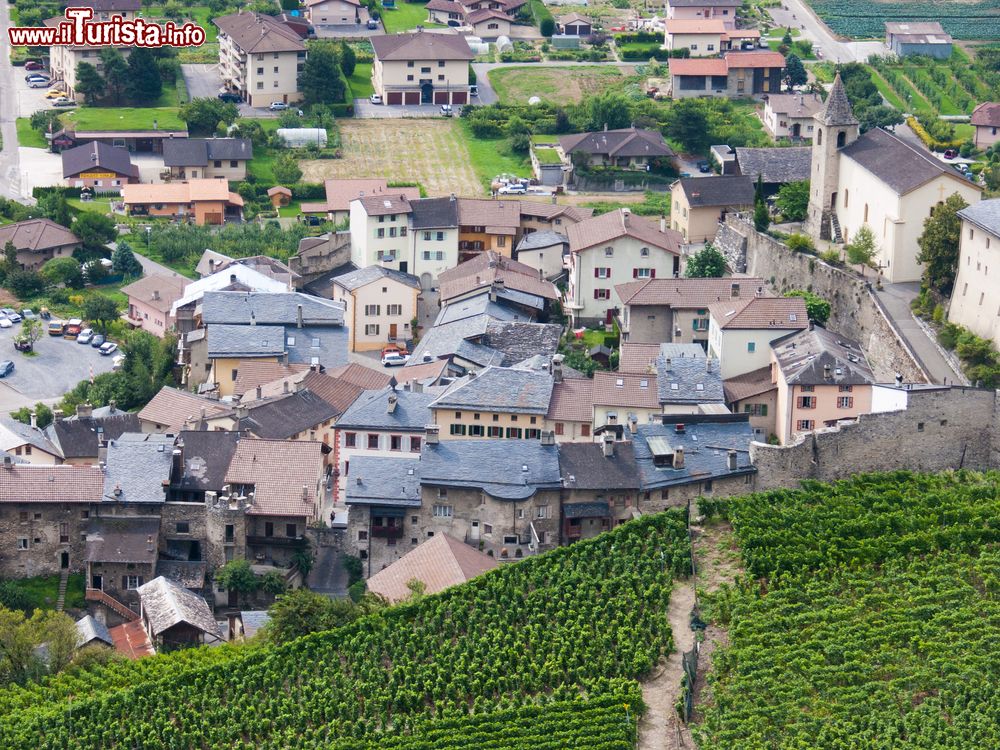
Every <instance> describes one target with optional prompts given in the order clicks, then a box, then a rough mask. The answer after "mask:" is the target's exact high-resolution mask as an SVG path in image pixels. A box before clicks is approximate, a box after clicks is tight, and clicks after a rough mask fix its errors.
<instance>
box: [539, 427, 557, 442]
mask: <svg viewBox="0 0 1000 750" xmlns="http://www.w3.org/2000/svg"><path fill="white" fill-rule="evenodd" d="M555 444H556V434H555V433H554V432H553V431H552V430H542V445H555Z"/></svg>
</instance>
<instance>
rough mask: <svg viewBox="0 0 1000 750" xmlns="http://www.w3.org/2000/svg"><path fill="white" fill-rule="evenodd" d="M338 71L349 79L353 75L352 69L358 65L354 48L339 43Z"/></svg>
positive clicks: (344, 43)
mask: <svg viewBox="0 0 1000 750" xmlns="http://www.w3.org/2000/svg"><path fill="white" fill-rule="evenodd" d="M339 55H340V69H341V70H342V71H344V75H345V76H347V77H348V78H350V77H351V76H352V75H354V69H355V68H356V67H357V65H358V56H357V54H356V53H355V52H354V48H353V47H352V46H351V45H349V44H348V43H347V42H341V43H340V50H339Z"/></svg>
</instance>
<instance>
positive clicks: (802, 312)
mask: <svg viewBox="0 0 1000 750" xmlns="http://www.w3.org/2000/svg"><path fill="white" fill-rule="evenodd" d="M708 311H709V314H710V315H711V316H712V317H713V318H715V321H716V324H717V325H718V326H719V328H723V329H728V330H732V329H736V328H742V329H749V330H792V329H800V330H801V329H803V328H808V327H809V315H808V314H807V313H806V302H805V300H804V299H802V298H801V297H750V298H749V299H739V300H726V301H724V302H716V303H715V304H714V305H710V306H709V308H708Z"/></svg>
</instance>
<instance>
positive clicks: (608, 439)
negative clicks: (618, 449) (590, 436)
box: [601, 432, 615, 458]
mask: <svg viewBox="0 0 1000 750" xmlns="http://www.w3.org/2000/svg"><path fill="white" fill-rule="evenodd" d="M601 453H602V454H603V455H604V457H605V458H613V457H614V455H615V436H614V435H613V434H612V433H611V432H605V433H604V436H603V439H602V440H601Z"/></svg>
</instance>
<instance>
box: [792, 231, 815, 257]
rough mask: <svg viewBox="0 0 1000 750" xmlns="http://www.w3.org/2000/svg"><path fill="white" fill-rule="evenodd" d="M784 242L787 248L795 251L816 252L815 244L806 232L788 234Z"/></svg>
mask: <svg viewBox="0 0 1000 750" xmlns="http://www.w3.org/2000/svg"><path fill="white" fill-rule="evenodd" d="M785 244H786V245H788V249H789V250H791V251H792V252H795V253H809V254H813V253H815V252H816V245H814V244H813V241H812V237H810V236H809V235H807V234H790V235H788V239H787V240H785Z"/></svg>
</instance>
